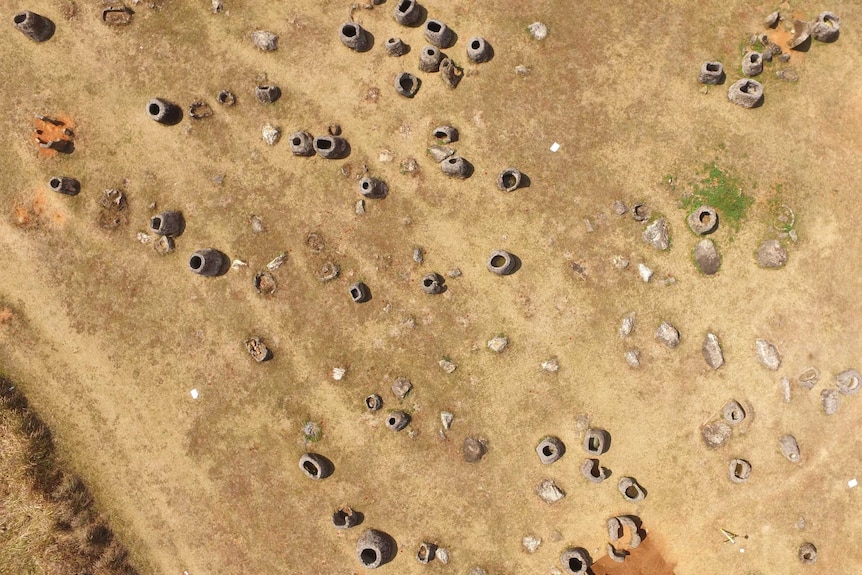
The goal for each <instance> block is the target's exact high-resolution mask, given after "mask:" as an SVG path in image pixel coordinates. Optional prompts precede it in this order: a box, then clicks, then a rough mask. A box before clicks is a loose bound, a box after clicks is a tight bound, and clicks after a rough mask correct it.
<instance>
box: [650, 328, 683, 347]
mask: <svg viewBox="0 0 862 575" xmlns="http://www.w3.org/2000/svg"><path fill="white" fill-rule="evenodd" d="M655 338H656V339H657V340H659V341H660V342H662V343H663V344H665V345H666V346H668V347H669V348H671V349H673V348H675V347H676V346H678V345H679V330H677V329H676V328H675V327H673V326H672V325H671V324H669V323H668V322H666V321H663V322H661V324H660V325H659V326H658V329H657V330H656V331H655Z"/></svg>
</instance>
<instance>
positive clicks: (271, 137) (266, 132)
mask: <svg viewBox="0 0 862 575" xmlns="http://www.w3.org/2000/svg"><path fill="white" fill-rule="evenodd" d="M261 135H262V136H263V141H264V142H266V143H267V144H269V145H270V146H274V145H275V144H276V142H278V140H279V138H281V130H279V129H278V128H276V127H275V126H273V125H272V124H267V125H265V126H264V127H263V129H262V130H261Z"/></svg>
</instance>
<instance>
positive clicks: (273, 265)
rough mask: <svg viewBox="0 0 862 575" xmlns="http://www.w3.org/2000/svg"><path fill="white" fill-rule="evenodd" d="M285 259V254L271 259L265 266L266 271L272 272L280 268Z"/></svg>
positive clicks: (282, 253)
mask: <svg viewBox="0 0 862 575" xmlns="http://www.w3.org/2000/svg"><path fill="white" fill-rule="evenodd" d="M286 259H287V254H286V253H285V252H281V253H280V254H278V255H277V256H275V257H274V258H272V260H271V261H270V262H269V263H268V264H266V269H268V270H269V271H271V272H274V271H275V270H277V269H278V268H280V267H281V264H283V263H284V261H285V260H286Z"/></svg>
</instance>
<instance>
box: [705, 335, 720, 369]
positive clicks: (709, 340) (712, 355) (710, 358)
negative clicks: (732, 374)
mask: <svg viewBox="0 0 862 575" xmlns="http://www.w3.org/2000/svg"><path fill="white" fill-rule="evenodd" d="M701 351H703V359H705V360H706V363H707V365H708V366H709V367H711V368H712V369H718V368H719V367H721V366H722V365H724V353H722V351H721V342H720V341H719V340H718V336H717V335H715V334H714V333H712V332H707V334H706V336H705V337H704V338H703V346H702V347H701Z"/></svg>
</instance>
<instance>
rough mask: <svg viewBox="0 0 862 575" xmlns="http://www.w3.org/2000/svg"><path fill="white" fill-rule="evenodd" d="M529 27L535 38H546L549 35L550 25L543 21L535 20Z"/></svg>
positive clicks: (531, 34)
mask: <svg viewBox="0 0 862 575" xmlns="http://www.w3.org/2000/svg"><path fill="white" fill-rule="evenodd" d="M527 29H528V30H529V31H530V36H532V37H533V38H534V39H535V40H544V39H545V38H546V37H547V36H548V27H547V26H545V25H544V24H542V23H541V22H533V23H532V24H530V25H529V26H527Z"/></svg>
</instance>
